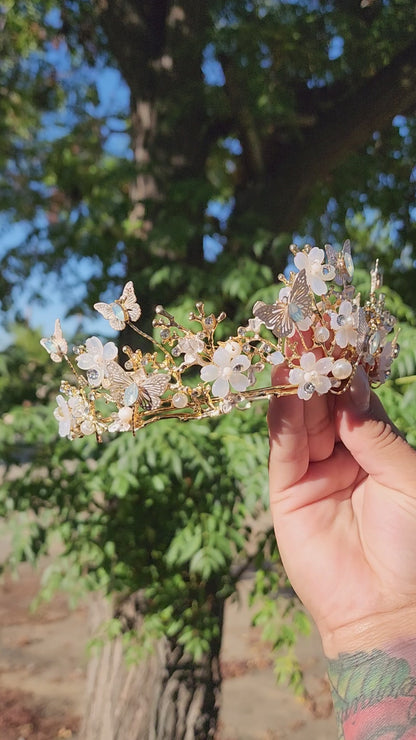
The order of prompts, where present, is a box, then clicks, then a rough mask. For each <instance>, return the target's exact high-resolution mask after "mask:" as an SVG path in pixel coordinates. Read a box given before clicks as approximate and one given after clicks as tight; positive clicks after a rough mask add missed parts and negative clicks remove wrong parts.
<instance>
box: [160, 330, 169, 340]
mask: <svg viewBox="0 0 416 740" xmlns="http://www.w3.org/2000/svg"><path fill="white" fill-rule="evenodd" d="M169 337H170V331H169V329H161V332H160V338H161V339H168V338H169Z"/></svg>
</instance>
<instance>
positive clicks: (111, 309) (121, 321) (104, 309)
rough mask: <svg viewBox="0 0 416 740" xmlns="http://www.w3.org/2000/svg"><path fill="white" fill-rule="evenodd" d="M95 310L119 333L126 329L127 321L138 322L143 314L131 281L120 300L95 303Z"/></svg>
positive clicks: (126, 285)
mask: <svg viewBox="0 0 416 740" xmlns="http://www.w3.org/2000/svg"><path fill="white" fill-rule="evenodd" d="M94 308H95V310H96V311H98V312H99V313H100V314H102V316H104V318H105V319H107V320H108V321H109V323H110V326H111V328H112V329H116V330H117V331H121V330H122V329H124V328H125V326H126V322H127V321H137V320H138V319H139V318H140V316H141V313H142V310H141V308H140V306H139V304H138V303H137V298H136V294H135V292H134V288H133V283H132V281H131V280H129V282H128V283H126V284H125V286H124V288H123V292H122V294H121V297H120V298H117V300H115V301H113V303H94Z"/></svg>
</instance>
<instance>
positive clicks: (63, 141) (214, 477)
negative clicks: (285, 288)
mask: <svg viewBox="0 0 416 740" xmlns="http://www.w3.org/2000/svg"><path fill="white" fill-rule="evenodd" d="M361 5H362V4H360V3H359V2H356V1H355V0H351V2H342V3H341V2H335V1H334V2H332V3H318V2H311V0H304V1H303V2H298V3H291V2H278V1H277V0H275V1H273V2H268V1H267V0H258V1H257V0H253V1H252V2H246V3H241V2H233V1H232V0H230V1H229V2H225V1H224V0H214V1H213V2H209V3H208V2H204V1H203V0H201V2H195V0H183V2H181V3H178V2H167V0H163V1H161V2H158V3H155V2H151V0H113V1H112V2H106V1H105V0H103V1H99V0H96V1H94V2H93V3H90V2H88V3H87V2H82V1H79V2H66V1H65V2H62V3H55V2H54V1H53V0H42V1H41V2H23V1H22V2H18V1H16V2H11V1H10V2H9V1H6V2H5V3H4V6H3V11H2V13H3V22H4V29H5V30H7V31H8V33H3V34H2V37H1V42H0V43H1V44H2V58H3V59H4V60H5V63H4V64H3V66H2V70H1V75H2V81H1V85H0V111H1V116H2V117H1V121H2V123H1V125H2V141H3V145H2V146H3V148H2V149H1V150H0V158H1V163H2V175H1V176H0V199H1V203H2V210H3V214H4V224H5V228H7V227H8V226H9V225H10V223H12V222H13V221H14V222H18V223H19V224H20V225H21V227H22V228H23V227H24V230H25V234H24V239H22V241H21V242H20V243H18V244H17V245H15V246H11V247H10V248H9V249H8V250H7V251H6V252H5V254H4V255H3V257H2V263H1V267H2V271H1V274H2V278H1V279H2V284H3V285H2V287H3V290H2V296H3V299H2V300H3V302H4V306H5V307H6V308H7V307H8V306H10V304H11V302H12V301H13V298H15V297H16V293H17V291H20V290H21V288H22V285H23V284H24V281H25V280H28V279H29V276H30V274H31V271H32V270H33V269H34V266H35V265H36V269H38V270H41V271H43V274H44V275H49V274H55V275H57V283H56V284H57V285H58V286H59V290H60V291H61V292H62V293H63V292H64V291H65V290H66V289H70V290H71V289H72V290H74V287H75V288H76V289H77V291H76V300H74V302H73V303H74V305H73V310H74V311H79V310H80V308H82V309H83V310H85V303H86V299H87V298H88V303H89V304H92V303H94V301H95V300H97V299H98V297H99V296H100V295H103V294H104V296H107V295H112V294H114V292H115V293H116V294H117V289H118V286H119V284H120V283H121V282H122V280H123V279H124V278H125V277H126V276H128V277H129V278H130V279H132V280H133V281H134V284H135V286H136V291H137V295H138V296H139V301H140V304H141V305H142V309H143V315H144V316H145V317H150V316H151V315H152V309H153V307H154V305H155V304H157V303H160V302H163V303H164V304H165V305H166V306H168V307H169V309H171V308H174V309H175V311H178V312H179V314H180V316H185V315H186V313H187V312H188V311H189V310H191V309H192V307H193V305H192V304H193V302H194V301H195V300H197V299H199V298H204V299H205V300H206V303H207V306H208V307H209V309H210V310H211V309H212V310H215V311H220V310H221V309H225V310H226V311H227V314H228V315H229V316H230V318H231V319H232V321H233V325H234V326H236V325H237V326H238V323H239V322H241V321H242V320H243V318H246V317H247V315H249V314H250V309H251V304H252V303H253V302H254V296H255V295H256V294H257V293H258V292H259V291H260V290H263V288H264V287H265V286H266V288H267V289H268V290H270V294H271V295H272V294H274V292H275V287H272V286H273V282H274V279H275V277H276V275H277V274H278V273H279V271H282V270H283V269H284V268H285V266H286V259H287V244H288V243H289V242H290V241H291V240H292V239H293V235H294V234H298V235H299V234H300V235H307V234H308V233H313V234H314V236H315V238H316V240H317V241H324V240H330V241H331V240H332V238H335V239H336V240H339V241H340V240H341V239H343V238H344V236H346V235H347V234H350V235H351V236H353V237H354V242H355V244H356V247H357V250H356V251H357V253H358V258H359V261H360V263H361V265H362V267H363V268H365V267H368V266H369V264H370V262H371V261H372V260H373V259H374V257H375V256H377V255H378V254H379V253H380V254H381V255H382V259H383V264H384V268H385V273H386V281H388V283H389V284H390V285H391V287H392V289H396V290H397V291H400V293H401V294H402V296H403V298H404V299H405V301H406V303H407V304H409V307H408V308H406V307H405V306H404V304H403V303H402V302H401V301H399V299H398V298H397V295H395V294H394V293H393V292H392V293H391V294H390V300H391V301H393V303H394V302H396V309H398V310H399V312H400V315H401V318H402V319H404V320H405V321H407V322H410V323H412V322H413V321H414V319H413V312H412V309H413V308H414V307H415V303H414V301H415V296H414V291H413V289H412V280H411V271H410V270H409V267H411V266H412V264H413V253H412V250H411V248H410V246H409V245H410V244H411V243H412V240H413V238H414V233H415V222H414V210H413V203H414V195H415V193H414V187H415V186H414V177H413V167H414V161H415V117H414V110H415V103H416V86H415V84H414V76H415V74H416V72H415V69H416V41H415V23H416V21H415V16H414V8H413V3H411V2H410V0H392V1H390V2H383V3H382V2H375V3H371V4H370V3H368V4H367V6H366V7H361ZM109 70H118V71H119V73H120V75H121V76H120V86H121V85H122V84H124V85H125V86H127V89H128V92H129V98H128V99H129V104H128V109H126V105H125V102H124V98H123V99H122V100H120V99H119V98H117V99H116V100H115V101H113V105H112V107H111V109H110V110H104V108H105V96H104V97H103V96H102V95H101V97H100V92H99V91H100V80H102V79H103V75H105V74H108V71H109ZM123 81H124V83H123ZM126 135H128V137H129V144H128V145H125V147H124V149H122V151H121V153H120V148H119V149H118V151H115V147H114V140H115V138H117V136H118V137H119V138H120V137H121V136H126ZM218 204H222V205H223V210H222V211H221V209H219V208H218ZM215 206H216V207H215ZM227 209H228V211H229V212H230V215H229V217H226V216H224V213H225V212H226V211H227ZM372 217H373V218H374V226H373V225H372V223H371V218H372ZM380 224H383V225H384V231H383V230H382V229H380ZM392 235H393V236H394V244H393V245H391V244H390V241H389V239H390V238H391V236H392ZM207 237H211V238H212V239H214V241H215V243H216V245H217V252H218V254H217V256H216V258H215V259H213V258H212V257H210V255H209V253H208V252H207V248H206V244H207ZM387 237H389V238H387ZM301 238H303V237H301ZM204 245H205V248H204ZM369 246H371V248H369ZM84 270H86V271H87V273H88V278H87V280H84V277H83V271H84ZM26 286H27V283H26ZM80 286H85V287H84V289H83V291H81V292H80V291H79V287H80ZM32 287H33V282H32V283H30V282H29V286H28V287H26V290H28V289H32ZM106 288H107V289H108V292H106ZM33 292H34V293H35V294H36V293H37V294H38V295H39V293H41V292H42V291H41V290H40V289H39V280H38V281H37V282H36V284H35V286H34V287H33ZM75 304H76V305H75ZM228 326H229V325H227V323H224V329H223V331H224V336H227V332H228V331H229V329H228ZM148 329H149V331H151V328H150V323H149V325H148ZM406 331H407V332H408V334H407V337H408V338H407V340H406V334H405V340H406V341H405V342H404V344H405V353H404V358H405V361H403V364H404V365H405V367H404V368H403V369H404V370H405V373H404V374H407V375H411V374H412V373H413V372H414V367H415V357H414V350H412V343H413V346H414V333H412V331H413V330H412V327H410V328H409V327H408V328H407V330H406ZM406 342H407V349H406ZM18 346H19V345H18ZM19 351H20V355H19V357H20V358H21V359H20V362H21V364H20V367H21V368H22V372H23V371H24V370H25V368H27V363H28V362H29V358H28V356H27V354H26V355H25V354H24V352H23V355H22V348H20V350H19ZM32 355H33V352H32ZM22 357H23V359H22ZM32 359H33V358H32ZM35 361H36V363H35V367H36V368H37V370H36V373H40V374H39V375H38V374H35V377H34V380H35V379H36V387H37V388H38V389H39V386H40V388H41V389H43V390H42V391H41V395H42V394H43V395H44V397H45V398H48V397H49V395H50V392H51V390H52V388H53V386H54V382H56V378H55V376H52V375H50V372H49V371H47V370H46V369H45V367H44V365H42V361H41V360H40V359H39V357H38V356H35ZM8 368H9V369H8ZM6 370H7V371H8V373H9V374H10V372H11V371H10V367H9V365H7V367H6ZM33 373H35V371H33ZM5 375H7V373H6V371H5ZM23 383H24V381H22V384H21V385H20V386H19V387H18V388H16V392H15V394H14V398H15V401H14V406H13V410H12V423H11V424H9V425H6V427H5V429H4V430H3V432H2V435H3V436H2V442H1V444H2V458H3V459H4V461H5V465H6V474H5V475H6V478H5V481H4V486H3V490H4V494H3V498H2V506H3V508H4V512H5V513H7V514H10V512H11V511H13V510H18V511H25V510H29V509H31V510H33V511H35V513H36V514H37V517H36V519H35V520H34V521H33V522H32V523H31V525H30V528H29V533H28V537H27V540H25V541H24V542H23V543H22V544H21V545H20V556H21V557H25V556H26V557H28V556H30V557H32V555H31V553H37V554H39V553H41V552H43V551H44V550H45V548H46V547H47V544H48V533H49V532H50V529H51V523H52V522H53V521H56V522H57V527H58V529H59V531H60V536H61V539H62V541H63V543H64V547H65V551H64V555H63V557H62V558H61V560H60V561H59V564H58V565H57V566H56V568H55V569H52V570H51V572H50V573H49V581H48V583H49V586H48V588H52V586H54V585H59V586H62V585H65V584H66V583H67V584H68V587H69V586H71V588H74V587H80V586H81V585H82V584H83V585H84V586H86V587H87V588H90V589H92V590H94V589H100V590H101V591H104V592H106V593H108V594H112V595H113V601H112V602H111V605H110V607H109V609H108V621H107V623H106V634H107V635H108V634H110V635H112V636H113V637H114V641H113V642H111V643H109V642H108V641H107V639H105V636H104V646H103V648H102V650H101V652H100V653H99V654H98V656H97V657H95V658H94V660H93V662H92V664H91V673H90V677H91V683H90V689H91V696H90V711H89V712H88V714H87V719H86V724H85V728H84V734H85V737H86V738H88V740H89V739H90V738H94V737H97V738H100V740H105V739H106V735H105V734H104V732H105V731H107V732H108V738H109V740H110V739H112V738H115V737H118V738H120V739H121V740H122V739H123V738H127V737H129V738H130V737H137V738H143V737H149V738H179V737H195V738H208V737H212V736H213V734H214V732H215V727H216V720H217V712H218V704H219V694H220V671H219V666H218V659H219V650H220V645H221V625H222V614H223V608H224V600H225V598H226V597H227V596H228V595H229V594H231V593H234V592H235V588H236V583H237V580H238V577H239V574H240V573H241V572H242V571H243V570H244V569H245V568H247V567H248V566H249V565H250V564H254V565H255V566H256V568H257V569H258V570H257V572H258V576H257V582H256V585H257V592H258V593H259V594H261V593H263V592H264V593H266V594H267V593H271V592H272V590H273V588H275V587H277V585H278V584H279V583H281V582H282V579H284V575H283V574H282V572H281V569H279V566H278V563H279V561H278V553H276V552H275V551H274V549H273V538H272V536H271V535H270V532H268V531H265V532H263V531H262V530H260V532H259V534H258V535H257V536H256V537H254V535H253V534H251V533H250V523H251V522H252V519H253V518H256V517H258V515H259V513H260V512H261V511H262V510H264V508H265V506H266V500H265V488H266V476H265V467H266V454H267V453H266V440H265V428H264V427H265V422H264V414H262V413H260V414H259V412H258V411H254V412H253V413H252V414H247V415H245V416H238V415H233V416H232V417H226V418H224V419H221V420H220V421H218V422H216V423H213V424H211V425H210V426H209V427H208V425H207V424H205V423H203V422H198V423H197V428H196V427H195V425H189V426H188V425H184V427H181V428H180V429H178V425H173V426H172V425H169V424H158V425H156V428H155V429H151V428H149V429H148V430H146V431H144V432H143V433H141V434H140V435H138V436H137V438H136V439H134V438H128V439H126V438H124V437H123V438H120V439H116V440H114V441H112V442H109V443H108V444H107V445H106V447H105V448H100V449H98V448H97V447H96V446H95V445H93V444H92V443H89V442H82V444H75V445H72V446H68V444H66V443H64V442H59V443H57V441H56V430H55V428H54V427H53V425H52V423H51V424H50V423H49V422H48V421H47V419H48V416H47V414H46V410H45V407H44V408H43V409H39V407H38V405H37V404H36V403H35V400H34V398H33V397H32V398H29V399H28V398H27V394H28V387H27V380H26V385H25V387H24V392H23V390H22V387H23ZM17 385H18V384H17ZM19 389H20V390H19ZM405 389H407V390H405ZM404 390H405V392H403V391H404ZM19 393H20V394H21V395H20V397H19ZM388 393H390V395H389V396H388V399H387V400H388V402H389V403H390V406H391V409H392V410H393V412H394V415H395V418H396V419H397V418H399V419H400V418H401V419H402V421H403V423H404V424H405V426H407V428H408V429H409V433H410V430H411V426H412V424H411V418H410V417H409V414H411V408H412V403H410V404H409V400H410V401H413V396H412V394H413V391H412V390H411V388H410V391H409V388H408V387H407V386H406V385H403V386H400V384H399V385H397V384H396V385H394V387H392V388H390V391H388ZM406 394H407V395H406ZM33 395H34V396H36V391H35V390H34V391H33ZM24 396H26V398H27V400H29V401H32V406H30V407H28V406H27V404H26V405H25V406H22V402H23V397H24ZM6 408H8V401H7V399H3V409H4V410H5V409H6ZM48 413H49V410H48ZM162 440H163V441H162ZM22 460H24V461H25V463H26V464H27V465H28V466H29V467H28V468H27V469H26V468H25V469H24V470H25V475H22V476H21V477H20V478H18V479H17V480H16V479H14V480H12V479H11V477H10V475H9V476H8V473H7V470H8V471H9V472H10V465H11V464H12V463H16V462H19V461H20V462H21V461H22ZM26 461H27V462H26ZM28 470H30V473H27V471H28ZM40 470H43V471H45V470H46V471H47V473H46V474H45V475H42V476H40V474H39V471H40ZM26 473H27V474H26ZM86 513H87V514H88V516H87V517H86ZM266 559H267V560H268V561H270V560H272V561H273V562H276V564H277V565H276V569H272V570H267V569H266V570H264V568H263V565H264V562H265V560H266ZM102 608H103V607H102V604H101V606H100V609H99V614H100V617H102V614H103V612H102ZM285 608H286V607H285V606H281V605H280V602H279V603H277V602H273V601H271V600H269V601H268V602H266V607H265V610H264V612H263V613H262V614H261V615H260V617H259V620H260V621H261V620H262V619H263V616H264V614H265V613H269V616H270V613H271V614H272V615H273V614H276V610H279V609H285ZM292 619H294V620H295V622H296V621H297V622H298V625H299V627H302V626H303V617H302V615H301V612H298V611H295V612H294V616H293V617H292ZM269 630H270V628H269ZM138 632H139V633H140V636H141V638H140V641H139V643H137V641H136V638H137V633H138ZM272 639H273V641H274V643H275V644H276V645H278V646H279V645H280V644H281V642H282V636H281V634H280V633H279V631H278V630H277V632H275V633H274V634H272ZM155 640H158V641H159V642H158V645H159V648H158V652H157V653H156V656H157V657H154V656H153V658H149V660H148V662H147V663H146V670H147V671H149V670H151V672H150V674H148V676H149V675H150V676H151V679H149V678H147V680H146V681H145V680H144V679H143V676H142V670H143V669H141V668H140V667H139V668H134V669H132V670H131V671H126V669H125V667H124V664H123V663H122V662H121V661H120V646H121V644H122V643H127V651H128V653H129V655H131V656H133V655H136V653H137V651H138V652H139V653H140V654H141V655H142V654H143V651H145V650H146V649H147V648H148V647H149V646H153V645H154V641H155ZM106 662H107V669H106V672H105V663H106ZM142 665H144V664H143V663H142ZM149 666H151V668H149ZM143 683H146V685H147V690H148V691H149V693H146V691H144V690H143ZM139 686H140V689H139ZM138 694H141V695H142V696H143V701H139V702H137V695H138ZM123 696H124V697H127V700H126V701H125V703H123V702H124V699H122V697H123ZM132 697H134V701H133V699H132ZM172 697H175V701H174V702H173V701H172ZM151 699H152V700H151ZM113 706H114V711H110V709H109V707H113ZM103 722H104V725H105V726H106V728H107V729H106V730H104V728H103ZM132 727H134V728H135V732H136V734H135V735H134V734H132V729H131V728H132ZM129 733H130V734H129Z"/></svg>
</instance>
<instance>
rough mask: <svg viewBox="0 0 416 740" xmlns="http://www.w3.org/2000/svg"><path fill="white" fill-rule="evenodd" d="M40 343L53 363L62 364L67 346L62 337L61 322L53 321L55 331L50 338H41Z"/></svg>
mask: <svg viewBox="0 0 416 740" xmlns="http://www.w3.org/2000/svg"><path fill="white" fill-rule="evenodd" d="M40 343H41V345H42V347H44V349H46V351H47V352H49V354H50V356H51V360H53V362H62V358H63V357H64V356H65V355H66V353H67V352H68V344H67V342H66V339H64V335H63V334H62V328H61V322H60V321H59V319H56V321H55V330H54V333H53V334H52V336H51V337H49V338H47V337H43V338H42V339H41V340H40Z"/></svg>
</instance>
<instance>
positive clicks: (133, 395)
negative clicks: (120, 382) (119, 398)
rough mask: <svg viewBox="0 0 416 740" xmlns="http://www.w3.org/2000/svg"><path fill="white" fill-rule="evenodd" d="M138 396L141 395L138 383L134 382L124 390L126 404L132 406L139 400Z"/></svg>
mask: <svg viewBox="0 0 416 740" xmlns="http://www.w3.org/2000/svg"><path fill="white" fill-rule="evenodd" d="M138 397H139V389H138V387H137V385H136V383H132V384H131V385H129V387H128V388H126V390H125V391H124V396H123V401H124V405H125V406H132V404H133V403H135V402H136V401H137V399H138Z"/></svg>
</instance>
